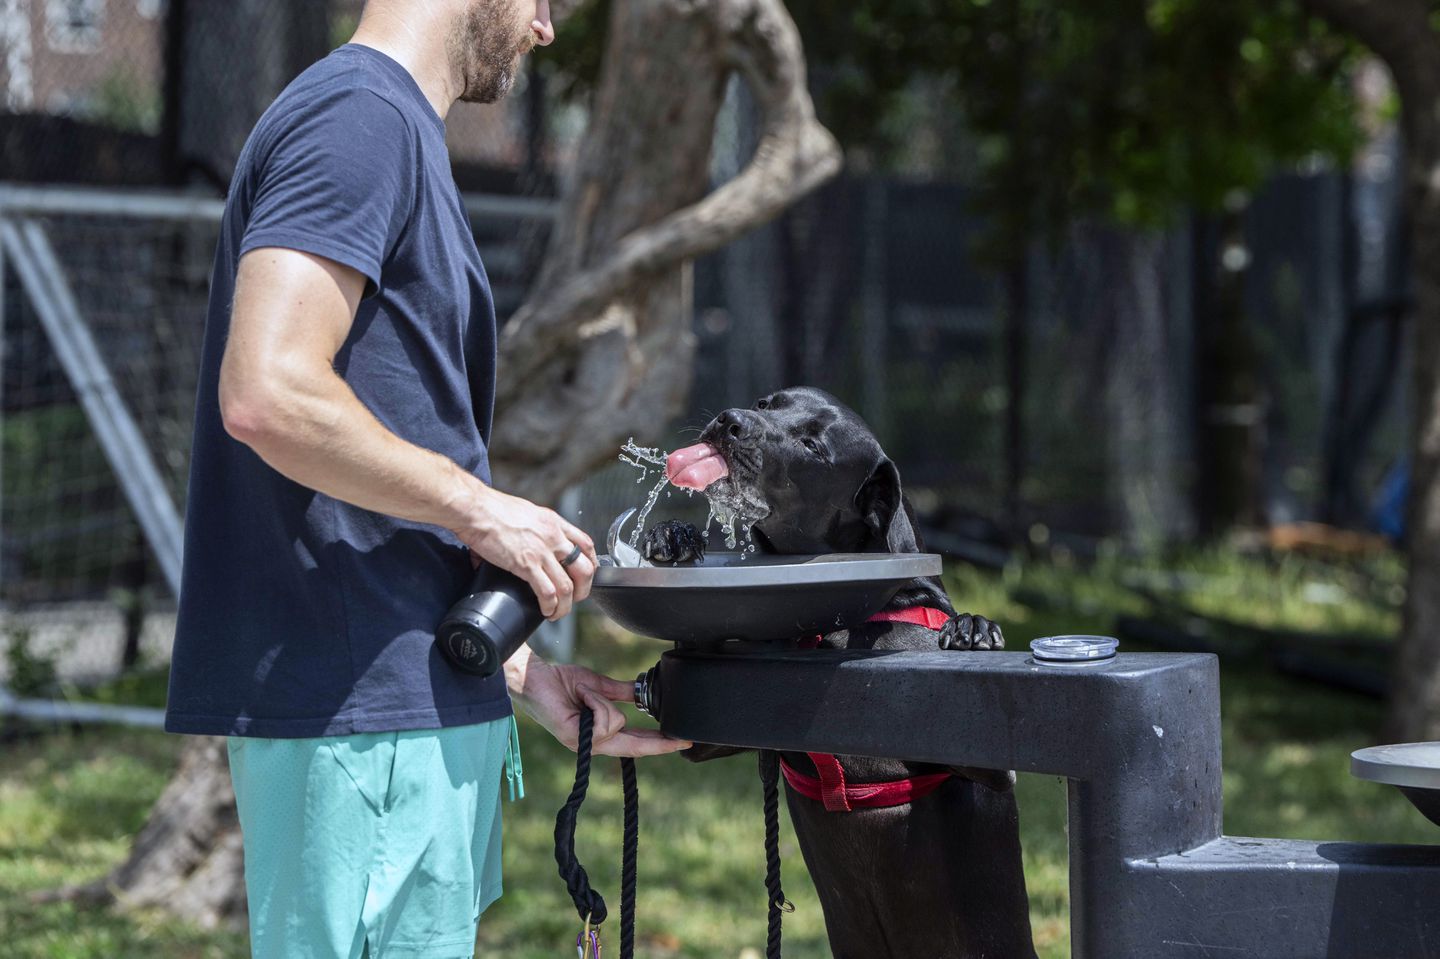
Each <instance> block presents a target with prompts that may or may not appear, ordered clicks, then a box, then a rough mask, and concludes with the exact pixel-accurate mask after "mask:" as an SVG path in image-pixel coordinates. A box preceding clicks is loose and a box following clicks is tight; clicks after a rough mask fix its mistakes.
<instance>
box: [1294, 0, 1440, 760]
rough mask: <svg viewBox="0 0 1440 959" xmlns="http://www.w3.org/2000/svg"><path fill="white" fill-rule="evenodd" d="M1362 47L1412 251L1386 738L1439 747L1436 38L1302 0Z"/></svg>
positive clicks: (1385, 2)
mask: <svg viewBox="0 0 1440 959" xmlns="http://www.w3.org/2000/svg"><path fill="white" fill-rule="evenodd" d="M1308 3H1309V5H1310V7H1311V9H1313V10H1314V11H1315V12H1316V13H1317V14H1319V15H1320V16H1322V17H1325V18H1326V19H1328V20H1330V21H1331V22H1332V23H1334V24H1335V25H1336V26H1337V27H1339V28H1340V29H1342V30H1346V31H1348V32H1350V33H1352V34H1354V36H1355V37H1356V38H1357V39H1359V40H1360V41H1361V42H1362V43H1364V44H1365V45H1366V46H1368V47H1369V48H1370V49H1371V50H1372V51H1374V52H1375V54H1376V55H1377V56H1379V57H1380V58H1381V59H1382V60H1384V61H1385V64H1386V66H1388V67H1389V68H1390V72H1391V74H1392V76H1393V77H1394V79H1395V87H1396V89H1397V90H1398V91H1399V94H1400V104H1401V123H1402V129H1403V131H1404V138H1405V175H1406V196H1407V199H1408V201H1409V202H1408V208H1409V211H1410V230H1411V234H1410V236H1411V249H1412V250H1413V251H1414V256H1413V258H1412V261H1411V262H1412V263H1413V264H1414V265H1415V268H1414V276H1413V282H1414V289H1415V318H1414V323H1415V331H1414V337H1413V339H1412V342H1413V344H1414V350H1413V355H1414V366H1413V367H1412V370H1411V380H1412V382H1411V389H1412V390H1413V392H1412V394H1411V397H1412V401H1413V402H1412V413H1411V416H1412V423H1411V433H1410V462H1411V473H1410V479H1411V483H1410V502H1409V504H1408V510H1407V519H1406V553H1407V559H1408V561H1409V574H1408V575H1409V581H1408V585H1407V589H1406V593H1405V613H1404V624H1403V626H1402V627H1401V634H1400V647H1399V651H1398V654H1397V656H1396V657H1395V668H1394V677H1393V678H1394V682H1393V683H1392V684H1391V693H1390V703H1389V715H1388V716H1387V721H1386V727H1387V728H1386V730H1385V734H1386V737H1387V738H1388V739H1390V740H1391V741H1416V740H1440V273H1437V272H1436V270H1435V264H1436V263H1440V36H1437V35H1436V33H1435V30H1434V29H1433V28H1432V26H1431V22H1430V8H1429V4H1428V3H1427V2H1426V0H1308Z"/></svg>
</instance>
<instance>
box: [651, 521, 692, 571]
mask: <svg viewBox="0 0 1440 959" xmlns="http://www.w3.org/2000/svg"><path fill="white" fill-rule="evenodd" d="M640 553H641V555H643V556H644V557H645V558H646V559H648V560H650V561H651V562H652V563H691V562H699V561H700V560H702V559H704V558H705V534H704V533H702V532H700V530H699V529H697V528H696V527H695V526H693V525H691V524H690V523H682V522H680V521H679V520H675V519H667V520H665V521H664V522H663V523H656V524H655V525H654V526H652V527H650V528H649V529H648V530H646V531H645V537H644V539H642V540H641V542H640Z"/></svg>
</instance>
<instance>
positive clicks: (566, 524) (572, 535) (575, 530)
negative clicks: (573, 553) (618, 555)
mask: <svg viewBox="0 0 1440 959" xmlns="http://www.w3.org/2000/svg"><path fill="white" fill-rule="evenodd" d="M560 525H561V528H562V529H564V530H565V538H566V539H568V540H569V541H570V542H571V543H573V544H575V545H576V546H578V547H580V552H582V553H584V554H585V555H586V556H587V557H589V559H590V565H591V566H595V565H598V563H599V561H598V560H597V559H596V558H595V541H594V540H593V539H591V538H590V534H589V533H587V532H585V531H584V530H583V529H581V528H580V527H578V526H576V525H575V524H574V523H571V522H570V521H569V520H567V519H565V518H564V517H561V519H560Z"/></svg>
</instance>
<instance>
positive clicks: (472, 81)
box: [448, 0, 535, 103]
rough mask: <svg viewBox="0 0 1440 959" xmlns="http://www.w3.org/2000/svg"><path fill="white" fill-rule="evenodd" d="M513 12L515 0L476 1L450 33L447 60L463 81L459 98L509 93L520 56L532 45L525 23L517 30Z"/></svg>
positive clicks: (479, 99) (477, 99) (490, 99)
mask: <svg viewBox="0 0 1440 959" xmlns="http://www.w3.org/2000/svg"><path fill="white" fill-rule="evenodd" d="M516 12H517V11H516V10H515V5H514V0H476V2H474V3H472V4H471V5H470V8H469V9H468V10H466V11H465V15H464V16H463V17H462V18H461V20H460V23H458V24H457V25H456V27H455V30H454V31H452V32H451V34H450V39H449V43H448V47H449V54H450V62H451V63H452V64H453V65H455V66H457V67H459V69H460V75H461V77H463V78H464V81H465V88H464V89H463V90H462V91H461V93H460V99H461V100H464V101H465V102H467V103H494V102H495V101H497V100H499V99H500V98H501V97H503V96H505V94H507V93H509V92H510V88H511V87H512V86H513V85H514V83H515V70H516V67H517V65H518V63H519V57H520V55H521V54H522V53H526V52H528V51H529V50H530V49H531V47H533V46H534V45H535V38H534V35H533V34H532V33H531V30H530V27H529V26H528V25H526V26H525V27H524V30H523V32H522V31H520V30H517V24H519V23H520V22H521V21H520V18H519V17H518V16H517V15H516Z"/></svg>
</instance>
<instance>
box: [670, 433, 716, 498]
mask: <svg viewBox="0 0 1440 959" xmlns="http://www.w3.org/2000/svg"><path fill="white" fill-rule="evenodd" d="M729 474H730V467H728V466H726V465H725V459H724V457H722V456H721V455H720V454H719V452H718V451H716V449H715V447H713V446H711V445H710V444H709V443H696V444H695V445H694V446H687V447H685V448H684V449H681V450H676V451H675V452H673V453H671V454H670V455H669V456H668V457H667V458H666V460H665V476H666V477H667V478H668V479H669V480H670V482H672V483H674V484H675V485H676V486H682V487H686V488H689V489H698V490H704V489H705V487H707V486H709V485H710V484H711V483H713V482H715V481H716V480H718V479H721V478H722V477H725V476H728V475H729Z"/></svg>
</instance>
